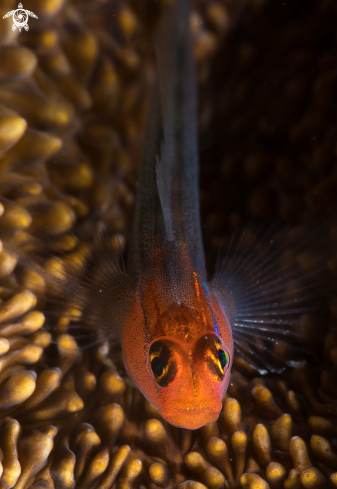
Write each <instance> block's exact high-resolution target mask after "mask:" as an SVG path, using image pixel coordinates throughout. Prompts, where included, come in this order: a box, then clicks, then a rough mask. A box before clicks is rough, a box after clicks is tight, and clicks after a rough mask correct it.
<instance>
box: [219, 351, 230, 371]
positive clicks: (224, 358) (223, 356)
mask: <svg viewBox="0 0 337 489" xmlns="http://www.w3.org/2000/svg"><path fill="white" fill-rule="evenodd" d="M218 358H219V362H220V366H221V368H222V370H225V368H226V366H227V364H228V363H229V355H228V353H227V352H225V351H223V349H222V348H219V350H218Z"/></svg>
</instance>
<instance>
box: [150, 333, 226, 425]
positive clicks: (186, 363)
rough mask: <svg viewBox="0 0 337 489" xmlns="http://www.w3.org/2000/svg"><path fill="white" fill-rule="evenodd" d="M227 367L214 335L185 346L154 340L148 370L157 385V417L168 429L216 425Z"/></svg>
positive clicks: (175, 341) (174, 341)
mask: <svg viewBox="0 0 337 489" xmlns="http://www.w3.org/2000/svg"><path fill="white" fill-rule="evenodd" d="M230 364H231V359H230V353H229V351H228V349H227V348H226V346H225V345H224V343H223V341H222V340H221V338H220V336H219V335H217V334H216V333H214V332H212V333H208V334H202V335H201V336H199V337H197V338H195V339H194V340H193V341H188V342H187V341H182V340H178V339H177V338H172V337H162V338H157V339H156V340H154V341H153V342H152V343H151V345H150V348H149V355H148V370H150V372H151V375H152V376H153V379H154V381H155V383H156V385H157V392H158V395H157V396H156V402H155V404H156V405H157V407H158V409H159V411H160V413H161V415H162V416H163V417H164V418H165V419H166V420H167V421H168V422H169V423H171V424H172V425H174V426H178V427H181V428H188V429H197V428H200V427H201V426H204V425H205V424H209V423H211V422H213V421H216V420H217V418H218V416H219V413H220V410H221V408H222V398H223V395H224V392H225V391H226V389H227V385H228V382H229V375H230ZM152 402H153V400H152Z"/></svg>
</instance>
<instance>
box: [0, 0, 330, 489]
mask: <svg viewBox="0 0 337 489" xmlns="http://www.w3.org/2000/svg"><path fill="white" fill-rule="evenodd" d="M12 8H15V5H14V2H12V1H11V0H4V1H3V2H2V4H1V8H0V14H1V17H2V16H3V15H4V14H5V13H6V12H7V11H9V10H11V9H12ZM29 8H31V9H32V11H33V12H35V13H36V14H37V16H38V20H35V19H30V23H29V26H30V29H29V32H22V33H21V34H19V32H18V31H16V32H13V31H12V29H11V19H6V20H1V22H0V59H1V63H0V173H1V177H0V192H1V199H0V201H1V204H0V213H1V217H0V233H1V237H2V238H3V239H4V240H5V241H6V240H9V241H12V242H14V243H15V244H16V245H18V246H21V245H24V244H25V243H26V242H27V241H29V242H30V246H32V247H33V249H34V246H36V243H35V241H34V239H33V241H32V237H33V238H34V237H38V238H39V239H41V238H42V239H43V238H45V240H46V242H48V240H50V238H49V237H50V236H57V238H55V239H57V243H58V246H59V247H60V249H62V250H63V252H64V255H63V257H62V259H60V258H59V259H55V258H50V256H45V260H44V262H43V267H44V268H45V269H46V270H48V272H49V273H51V274H55V275H56V276H59V275H60V274H61V272H62V267H64V266H66V264H67V260H77V261H78V263H79V264H81V259H82V258H83V254H84V253H85V247H83V243H81V238H80V236H79V237H78V238H75V235H76V232H75V233H74V230H76V229H77V228H76V226H77V224H78V223H79V222H80V223H81V224H82V225H85V223H86V219H87V218H88V217H89V216H96V218H97V219H96V220H97V221H98V224H99V225H100V223H102V224H103V225H104V226H105V227H106V229H107V232H108V234H109V236H112V237H115V238H118V242H119V243H120V244H121V245H122V246H123V244H124V242H125V237H126V236H127V230H128V227H129V225H130V220H131V216H132V204H133V201H134V193H135V188H136V179H137V165H136V163H137V159H138V158H139V152H140V147H141V135H142V127H143V123H144V115H145V112H146V100H145V99H146V97H145V96H144V94H147V93H148V91H149V90H148V89H149V86H150V85H151V79H152V78H153V66H152V64H151V62H148V61H146V60H147V59H148V54H147V52H148V51H149V50H150V49H151V43H152V40H153V39H152V32H153V27H154V25H155V23H156V19H157V17H158V16H157V14H158V13H159V10H160V8H159V7H158V6H156V7H154V6H153V5H152V4H150V2H142V3H139V2H138V3H137V2H136V1H133V2H130V4H129V3H127V2H126V1H124V0H121V1H118V2H114V1H105V0H100V1H97V2H89V1H81V2H79V1H76V0H43V1H42V0H31V2H30V5H29ZM191 23H192V29H193V34H194V39H195V56H196V60H197V67H198V80H199V85H200V89H199V92H200V111H199V126H200V150H201V174H202V175H203V178H202V182H201V206H202V219H203V222H204V230H205V233H204V234H205V244H206V252H207V257H208V261H209V262H210V265H211V266H212V264H213V265H214V256H215V254H216V251H217V248H218V246H219V242H220V241H221V239H223V237H224V236H228V234H229V232H230V231H232V230H234V229H237V228H240V227H241V226H243V224H244V223H245V222H247V221H248V220H254V221H256V222H259V221H261V220H272V219H273V220H274V219H281V220H283V221H286V222H288V221H289V222H290V221H291V222H296V223H300V224H301V223H306V222H310V223H312V224H317V223H320V224H321V228H320V229H324V231H325V232H327V233H328V234H329V236H330V239H331V242H332V243H335V242H336V239H337V233H336V226H335V225H334V224H333V219H332V216H331V213H330V215H329V213H328V216H327V217H326V216H325V213H326V208H327V202H328V203H330V202H333V200H334V197H335V189H336V182H337V180H336V170H335V166H334V161H335V141H336V127H337V126H336V122H335V119H334V117H335V113H336V110H335V107H334V105H335V103H336V100H335V97H334V93H335V88H336V87H335V85H336V79H337V78H336V67H335V59H336V56H335V55H336V52H335V51H336V49H335V42H334V37H335V23H336V8H335V4H334V1H333V0H322V1H320V2H319V3H318V2H314V1H311V0H310V1H308V2H305V3H303V2H301V1H300V0H295V1H293V2H291V3H288V2H287V3H284V2H283V1H279V0H276V1H275V2H273V3H269V4H268V3H266V2H264V0H248V1H246V2H241V3H240V2H239V3H237V4H235V5H234V3H233V2H231V1H230V0H221V1H219V0H214V1H210V2H206V1H205V2H204V1H201V0H200V1H199V2H197V4H196V6H195V9H194V10H193V12H192V16H191ZM211 86H212V87H213V90H210V89H209V88H210V87H211ZM210 141H211V142H210ZM224 189H225V192H224ZM224 194H226V195H224ZM322 223H323V224H322ZM112 244H113V245H114V246H115V247H116V248H117V247H118V246H117V241H112ZM335 262H336V257H335V256H334V254H333V256H332V257H331V258H329V262H328V266H329V269H330V272H331V277H332V282H334V281H335V274H336V266H335ZM26 265H27V264H25V262H24V261H23V262H19V263H17V259H16V258H15V257H14V256H13V255H11V254H10V253H9V252H7V251H6V250H2V251H1V253H0V279H1V285H0V301H1V302H0V414H1V420H0V449H1V450H0V474H1V476H0V488H1V489H9V488H12V487H15V488H22V489H23V488H30V487H31V488H34V489H58V488H60V489H61V488H62V489H64V488H69V489H70V488H71V489H75V488H76V489H89V488H91V489H98V488H104V489H109V488H111V487H114V488H119V489H122V488H123V489H124V488H125V489H127V488H129V487H131V486H133V487H142V488H145V487H148V488H150V489H155V488H156V487H159V488H160V487H179V488H180V489H202V488H205V487H207V488H209V489H222V488H226V489H227V488H228V489H232V488H236V487H243V488H247V489H248V488H249V489H257V488H259V489H263V488H271V489H274V488H275V489H278V488H285V489H300V488H304V489H306V488H315V489H318V488H324V487H335V486H337V446H336V440H337V424H336V419H337V384H336V378H337V377H336V367H337V333H336V325H335V319H336V297H335V294H334V288H333V287H332V293H331V296H330V297H329V301H330V311H327V310H326V309H322V311H321V312H320V315H319V318H318V324H319V333H318V336H317V330H316V329H315V327H314V326H313V327H310V324H308V323H305V324H304V325H303V332H304V335H305V339H306V338H307V337H308V339H310V338H311V339H314V341H317V339H322V335H323V333H324V335H325V338H324V344H323V345H319V346H317V349H316V352H315V354H314V358H313V361H312V363H309V364H306V365H304V366H301V367H297V368H294V369H292V370H289V371H287V372H285V373H284V374H280V375H273V376H267V377H263V378H262V377H261V376H259V375H258V373H257V372H256V371H254V370H253V369H251V368H250V367H249V365H247V364H246V363H245V362H244V361H242V360H239V359H237V361H236V363H235V365H234V368H233V372H232V375H231V381H230V386H229V389H228V392H227V394H226V396H225V398H224V400H223V410H222V411H221V414H220V417H219V420H218V421H217V422H216V423H213V424H211V425H208V426H205V427H203V428H201V429H200V430H198V431H196V432H191V431H187V430H179V429H177V428H173V427H171V426H169V425H168V424H167V423H166V422H165V421H164V420H163V419H161V418H160V416H159V414H158V412H157V411H156V410H155V409H154V408H153V407H152V406H151V405H150V404H149V403H148V402H147V401H146V400H145V399H144V398H143V397H142V395H141V394H140V393H139V391H138V390H137V389H136V388H135V387H134V386H133V385H132V383H131V382H130V380H129V379H128V378H127V377H126V376H125V374H124V372H123V370H122V369H120V363H121V362H120V358H119V355H118V352H115V353H114V352H113V351H111V352H110V353H109V345H108V343H106V342H103V343H101V344H99V345H97V346H95V347H92V348H91V349H89V350H85V351H83V350H81V349H80V348H79V346H78V344H77V342H76V339H75V338H74V337H73V336H71V335H70V333H71V331H68V329H67V327H68V324H69V314H72V315H74V314H76V311H69V310H68V311H67V310H64V311H63V309H62V312H63V314H60V311H59V310H58V311H57V308H59V307H60V306H59V305H58V304H56V306H55V305H54V306H53V305H50V303H49V302H46V301H45V297H46V296H47V294H48V293H51V295H52V297H53V294H54V296H55V291H54V292H53V291H51V292H50V291H49V290H48V287H49V285H48V284H47V283H46V282H45V280H44V278H43V277H41V276H40V275H38V273H37V272H36V271H35V270H34V269H31V268H29V267H27V266H26ZM329 312H330V316H329ZM56 313H57V314H56ZM46 318H47V319H46ZM49 323H50V324H49ZM44 325H45V326H48V327H49V326H50V325H51V326H53V327H54V328H56V332H55V334H54V332H53V331H50V328H48V327H46V328H45V327H44ZM309 337H310V338H309ZM317 344H318V341H317Z"/></svg>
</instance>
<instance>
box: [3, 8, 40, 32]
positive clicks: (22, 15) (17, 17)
mask: <svg viewBox="0 0 337 489" xmlns="http://www.w3.org/2000/svg"><path fill="white" fill-rule="evenodd" d="M11 15H13V25H12V29H13V31H15V29H16V28H18V29H19V31H20V32H21V29H22V28H24V29H25V31H28V29H29V27H28V15H29V16H30V17H34V19H38V16H37V15H35V14H34V12H30V11H29V10H25V9H24V8H22V3H19V5H18V8H17V9H16V10H11V11H10V12H7V14H6V15H4V16H3V19H7V17H10V16H11Z"/></svg>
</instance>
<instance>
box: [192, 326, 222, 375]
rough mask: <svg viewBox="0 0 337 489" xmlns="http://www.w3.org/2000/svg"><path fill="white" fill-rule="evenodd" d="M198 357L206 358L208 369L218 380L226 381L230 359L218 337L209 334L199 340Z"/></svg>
mask: <svg viewBox="0 0 337 489" xmlns="http://www.w3.org/2000/svg"><path fill="white" fill-rule="evenodd" d="M197 356H198V357H200V358H204V360H205V363H206V365H207V367H208V369H209V370H210V372H212V374H214V375H215V377H216V378H217V380H219V381H222V380H223V379H224V377H225V372H226V370H227V369H228V367H229V364H230V357H229V353H228V352H227V350H226V349H225V348H224V347H223V346H222V344H221V342H220V339H219V338H218V337H217V335H215V334H208V335H205V336H203V337H201V338H200V339H199V340H198V343H197Z"/></svg>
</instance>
